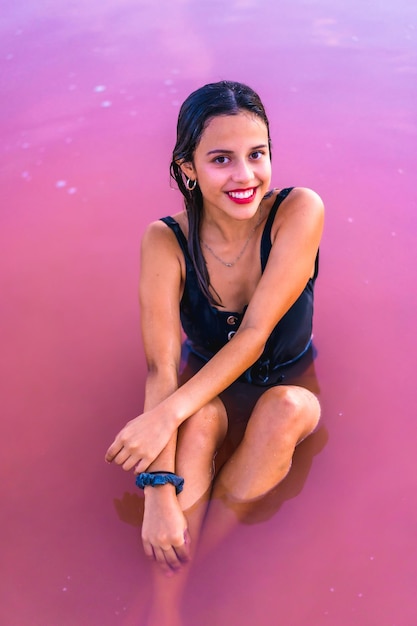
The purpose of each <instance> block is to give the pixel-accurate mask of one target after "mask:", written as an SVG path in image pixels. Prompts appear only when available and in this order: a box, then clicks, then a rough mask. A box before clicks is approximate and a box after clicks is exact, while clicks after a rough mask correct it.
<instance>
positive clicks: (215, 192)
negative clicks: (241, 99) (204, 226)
mask: <svg viewBox="0 0 417 626" xmlns="http://www.w3.org/2000/svg"><path fill="white" fill-rule="evenodd" d="M182 169H183V172H184V173H185V175H186V176H187V177H189V178H191V179H193V180H194V179H197V181H198V185H199V187H200V189H201V193H202V195H203V200H204V211H205V213H206V215H211V216H212V217H213V218H216V217H220V214H221V215H222V217H226V216H228V217H229V218H232V219H237V220H245V219H250V218H251V217H253V215H254V214H255V213H256V211H257V209H258V207H259V204H260V202H261V200H262V198H263V196H264V195H265V193H267V191H268V190H269V186H270V182H271V158H270V154H269V147H268V130H267V127H266V125H265V123H264V122H263V121H262V120H261V119H260V118H259V117H257V116H255V115H253V114H251V113H249V112H240V113H238V114H237V115H221V116H218V117H214V118H213V119H211V120H210V121H209V123H208V125H207V127H206V128H205V130H204V132H203V134H202V137H201V139H200V143H199V144H198V146H197V148H196V150H195V152H194V162H193V163H184V164H183V165H182Z"/></svg>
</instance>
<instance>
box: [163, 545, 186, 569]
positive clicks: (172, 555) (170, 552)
mask: <svg viewBox="0 0 417 626" xmlns="http://www.w3.org/2000/svg"><path fill="white" fill-rule="evenodd" d="M162 552H163V555H164V558H165V561H166V563H167V565H168V567H169V569H170V570H173V571H174V572H176V571H178V570H179V569H180V568H181V565H182V563H181V561H180V560H179V558H178V556H177V553H176V551H175V550H174V548H173V547H170V548H168V549H167V550H165V549H163V550H162Z"/></svg>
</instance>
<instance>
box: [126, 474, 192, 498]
mask: <svg viewBox="0 0 417 626" xmlns="http://www.w3.org/2000/svg"><path fill="white" fill-rule="evenodd" d="M167 483H170V484H171V485H174V487H175V491H176V493H177V494H179V493H181V491H182V489H183V487H184V479H183V478H182V477H181V476H177V474H174V472H142V473H141V474H138V475H137V476H136V485H137V487H139V488H140V489H145V487H157V486H158V485H166V484H167Z"/></svg>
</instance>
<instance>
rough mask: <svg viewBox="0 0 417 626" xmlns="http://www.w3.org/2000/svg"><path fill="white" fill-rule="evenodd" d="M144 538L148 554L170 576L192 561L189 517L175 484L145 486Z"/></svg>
mask: <svg viewBox="0 0 417 626" xmlns="http://www.w3.org/2000/svg"><path fill="white" fill-rule="evenodd" d="M142 542H143V548H144V550H145V554H146V556H147V557H149V558H150V559H152V560H154V561H155V562H156V563H157V564H158V565H159V566H160V567H161V569H162V571H163V572H164V573H165V574H166V575H167V576H172V575H173V574H174V573H175V572H176V571H178V570H179V569H180V568H181V567H182V566H183V565H184V564H185V563H186V562H187V561H189V559H190V536H189V533H188V528H187V520H186V518H185V516H184V513H183V512H182V510H181V507H180V505H179V504H178V499H177V497H176V495H175V488H174V487H173V485H163V486H159V487H145V512H144V516H143V524H142Z"/></svg>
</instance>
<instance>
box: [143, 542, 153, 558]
mask: <svg viewBox="0 0 417 626" xmlns="http://www.w3.org/2000/svg"><path fill="white" fill-rule="evenodd" d="M142 544H143V550H144V552H145V554H146V556H147V557H148V559H151V560H152V561H153V560H154V558H155V555H154V552H153V548H152V545H151V544H150V543H149V542H148V541H142Z"/></svg>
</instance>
